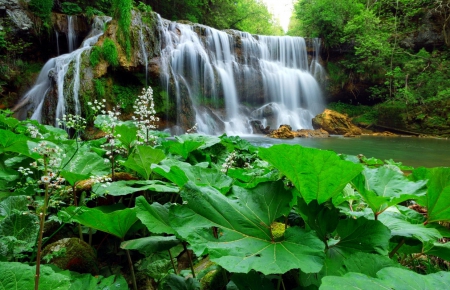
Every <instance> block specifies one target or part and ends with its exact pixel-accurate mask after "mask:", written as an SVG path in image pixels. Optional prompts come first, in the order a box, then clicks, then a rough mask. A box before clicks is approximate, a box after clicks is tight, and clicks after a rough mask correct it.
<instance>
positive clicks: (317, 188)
mask: <svg viewBox="0 0 450 290" xmlns="http://www.w3.org/2000/svg"><path fill="white" fill-rule="evenodd" d="M259 156H260V157H261V158H262V159H264V160H267V161H268V162H269V163H271V164H272V165H273V166H275V168H277V169H278V170H279V171H280V172H281V173H283V174H284V175H286V176H287V178H289V179H290V180H291V181H292V183H293V184H294V186H295V187H296V188H297V189H298V190H299V191H300V194H301V195H302V197H303V198H304V200H305V201H306V203H310V202H311V201H312V200H317V202H318V203H319V204H321V203H324V202H325V201H327V200H329V199H330V198H333V197H334V196H336V195H338V194H340V193H341V191H342V190H343V189H344V187H345V186H346V185H347V183H349V182H350V181H351V180H352V179H353V178H354V177H355V176H356V175H357V174H358V173H359V172H361V170H362V166H361V165H359V164H354V163H351V162H348V161H344V160H341V159H340V158H339V156H338V155H337V154H336V153H334V152H332V151H326V150H319V149H313V148H304V147H301V146H290V145H285V144H282V145H274V146H272V147H270V148H260V149H259Z"/></svg>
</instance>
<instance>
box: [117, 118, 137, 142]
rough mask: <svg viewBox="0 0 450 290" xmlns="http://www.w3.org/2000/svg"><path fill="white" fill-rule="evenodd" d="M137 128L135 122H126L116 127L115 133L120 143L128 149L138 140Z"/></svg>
mask: <svg viewBox="0 0 450 290" xmlns="http://www.w3.org/2000/svg"><path fill="white" fill-rule="evenodd" d="M137 131H138V129H137V127H136V124H135V123H133V122H124V123H122V124H120V125H119V126H116V127H115V129H114V133H115V135H116V136H118V137H117V139H119V141H120V142H121V143H122V144H123V145H125V147H126V148H130V147H131V145H132V143H133V142H134V141H136V139H137Z"/></svg>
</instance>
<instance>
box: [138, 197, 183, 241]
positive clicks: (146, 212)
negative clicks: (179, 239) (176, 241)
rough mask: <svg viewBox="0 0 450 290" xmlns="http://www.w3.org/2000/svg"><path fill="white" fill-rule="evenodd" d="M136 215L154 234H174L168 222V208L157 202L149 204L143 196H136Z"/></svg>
mask: <svg viewBox="0 0 450 290" xmlns="http://www.w3.org/2000/svg"><path fill="white" fill-rule="evenodd" d="M136 215H137V217H138V218H139V219H140V220H141V222H142V223H143V224H144V225H146V226H147V228H148V230H149V231H150V232H152V233H155V234H163V233H166V234H175V231H174V229H173V228H172V227H171V226H170V224H169V209H168V207H167V206H163V205H161V204H159V203H157V202H154V203H152V204H149V203H148V202H147V201H146V200H145V198H144V197H143V196H139V197H138V198H136Z"/></svg>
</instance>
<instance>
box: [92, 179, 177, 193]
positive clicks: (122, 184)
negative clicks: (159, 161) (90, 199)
mask: <svg viewBox="0 0 450 290" xmlns="http://www.w3.org/2000/svg"><path fill="white" fill-rule="evenodd" d="M93 190H94V191H95V193H96V194H98V195H105V194H108V195H112V196H121V195H127V194H131V193H135V192H138V191H144V190H151V191H156V192H178V191H180V189H179V188H178V186H175V185H173V184H171V183H167V182H164V181H161V180H121V181H115V182H111V183H110V184H109V185H107V184H96V185H94V186H93Z"/></svg>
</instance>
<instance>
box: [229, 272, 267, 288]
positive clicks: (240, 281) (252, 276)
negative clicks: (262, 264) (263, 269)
mask: <svg viewBox="0 0 450 290" xmlns="http://www.w3.org/2000/svg"><path fill="white" fill-rule="evenodd" d="M227 290H275V288H274V287H273V284H272V282H271V281H270V280H269V279H267V278H266V277H265V276H264V275H262V274H260V273H257V272H255V271H250V272H249V273H247V274H242V273H235V274H233V276H231V281H230V283H228V285H227Z"/></svg>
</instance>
